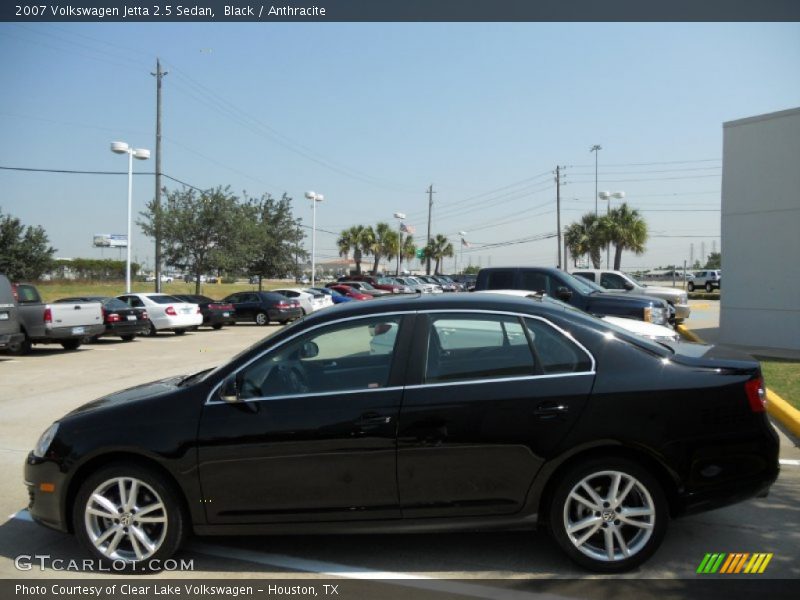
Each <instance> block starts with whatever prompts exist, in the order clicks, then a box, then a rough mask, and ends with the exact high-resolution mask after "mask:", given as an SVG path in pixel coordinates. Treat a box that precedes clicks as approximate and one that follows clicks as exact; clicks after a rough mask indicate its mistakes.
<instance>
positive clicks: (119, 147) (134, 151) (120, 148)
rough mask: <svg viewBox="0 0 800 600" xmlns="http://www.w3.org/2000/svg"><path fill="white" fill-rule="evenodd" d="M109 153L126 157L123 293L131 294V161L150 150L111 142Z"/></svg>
mask: <svg viewBox="0 0 800 600" xmlns="http://www.w3.org/2000/svg"><path fill="white" fill-rule="evenodd" d="M111 151H112V152H113V153H115V154H127V155H128V243H127V247H128V252H127V257H126V260H125V293H127V294H130V293H131V220H132V215H131V201H132V196H133V159H134V158H138V159H139V160H147V159H148V158H150V150H145V149H144V148H131V147H130V146H129V145H128V144H126V143H125V142H111Z"/></svg>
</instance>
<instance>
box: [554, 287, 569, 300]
mask: <svg viewBox="0 0 800 600" xmlns="http://www.w3.org/2000/svg"><path fill="white" fill-rule="evenodd" d="M556 298H558V299H559V300H563V301H564V302H566V301H567V300H569V299H570V298H572V290H571V289H569V288H568V287H565V286H563V285H562V286H559V287H558V289H557V290H556Z"/></svg>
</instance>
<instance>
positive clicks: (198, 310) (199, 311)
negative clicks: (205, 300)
mask: <svg viewBox="0 0 800 600" xmlns="http://www.w3.org/2000/svg"><path fill="white" fill-rule="evenodd" d="M195 312H196V313H197V314H198V315H199V314H200V313H201V312H203V311H202V310H200V307H199V306H198V307H197V310H196V311H195Z"/></svg>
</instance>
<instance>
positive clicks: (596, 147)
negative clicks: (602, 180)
mask: <svg viewBox="0 0 800 600" xmlns="http://www.w3.org/2000/svg"><path fill="white" fill-rule="evenodd" d="M602 149H603V147H602V146H601V145H600V144H595V145H594V146H592V147H591V148H589V152H594V216H595V217H596V216H597V155H598V154H599V153H600V150H602Z"/></svg>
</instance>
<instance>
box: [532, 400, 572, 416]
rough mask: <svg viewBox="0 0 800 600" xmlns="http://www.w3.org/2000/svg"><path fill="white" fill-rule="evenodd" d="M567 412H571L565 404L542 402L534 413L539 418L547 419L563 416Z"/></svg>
mask: <svg viewBox="0 0 800 600" xmlns="http://www.w3.org/2000/svg"><path fill="white" fill-rule="evenodd" d="M567 412H569V406H566V405H564V404H556V403H555V402H542V403H541V404H539V405H538V406H537V407H536V410H534V411H533V414H534V415H536V416H537V417H542V418H544V419H547V418H552V417H556V416H558V415H563V414H564V413H567Z"/></svg>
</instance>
